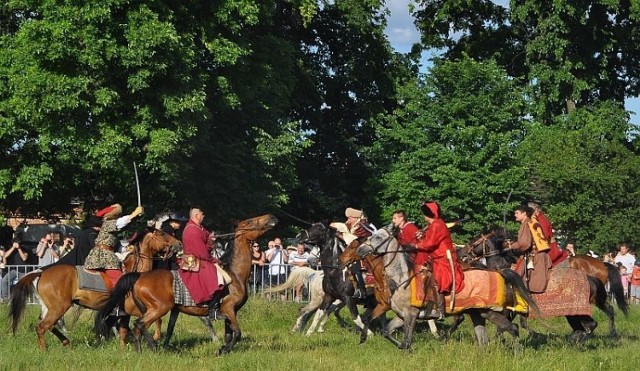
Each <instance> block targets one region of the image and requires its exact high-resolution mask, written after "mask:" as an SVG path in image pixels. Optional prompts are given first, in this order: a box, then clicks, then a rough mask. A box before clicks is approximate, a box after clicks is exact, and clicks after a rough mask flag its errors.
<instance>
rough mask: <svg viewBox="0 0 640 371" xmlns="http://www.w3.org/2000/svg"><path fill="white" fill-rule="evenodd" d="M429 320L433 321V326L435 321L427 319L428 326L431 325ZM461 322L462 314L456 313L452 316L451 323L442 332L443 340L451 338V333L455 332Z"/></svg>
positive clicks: (462, 320) (462, 319)
mask: <svg viewBox="0 0 640 371" xmlns="http://www.w3.org/2000/svg"><path fill="white" fill-rule="evenodd" d="M431 322H433V325H434V326H435V321H433V320H432V319H430V320H429V326H431ZM462 322H464V315H463V314H456V315H455V316H453V324H452V325H451V327H449V329H448V330H447V331H446V332H445V333H444V338H443V340H445V341H447V340H449V338H451V335H453V333H454V332H456V330H457V329H458V327H460V324H462ZM431 332H433V330H432V331H431Z"/></svg>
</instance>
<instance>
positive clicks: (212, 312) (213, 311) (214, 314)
mask: <svg viewBox="0 0 640 371" xmlns="http://www.w3.org/2000/svg"><path fill="white" fill-rule="evenodd" d="M209 319H210V320H212V321H218V320H220V321H225V320H227V316H225V315H224V314H222V313H220V311H219V310H218V308H210V309H209Z"/></svg>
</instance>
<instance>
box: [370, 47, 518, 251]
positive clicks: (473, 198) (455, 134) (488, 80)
mask: <svg viewBox="0 0 640 371" xmlns="http://www.w3.org/2000/svg"><path fill="white" fill-rule="evenodd" d="M399 100H400V103H401V104H400V107H398V108H397V109H396V110H395V111H394V112H392V113H391V114H389V115H383V116H381V117H380V119H379V120H378V126H377V128H378V131H377V133H378V140H377V143H376V145H375V151H374V158H375V159H376V161H377V162H378V163H379V164H380V165H381V174H380V178H379V181H380V183H381V186H380V192H379V194H378V199H377V201H378V203H379V204H381V205H384V212H383V214H384V215H385V217H386V218H387V219H389V218H390V217H391V213H392V212H393V210H394V209H397V208H403V209H405V210H406V211H407V212H408V213H409V215H410V216H411V217H412V218H414V219H417V220H420V219H422V218H421V217H420V211H419V207H418V206H419V204H420V202H421V201H423V200H430V199H433V200H437V201H438V202H440V204H441V206H442V208H443V211H444V214H445V218H446V219H447V220H457V219H461V218H469V219H470V222H469V223H466V224H465V225H464V230H463V231H462V232H461V234H462V236H464V237H467V238H468V237H470V236H471V235H474V234H477V233H478V232H479V231H480V230H481V228H482V227H485V226H486V225H488V224H492V223H496V222H498V221H499V220H500V219H501V217H502V212H503V204H504V202H505V200H506V198H507V195H508V194H509V192H510V190H511V189H514V190H515V191H516V193H521V192H522V191H523V189H522V186H523V184H524V181H523V179H524V171H523V170H524V169H523V168H522V167H521V166H520V165H519V164H518V162H517V161H516V158H515V148H516V146H517V145H518V143H519V142H520V141H521V140H522V138H523V130H522V129H523V122H524V118H523V117H524V113H525V110H524V108H525V105H524V100H523V98H522V95H521V94H519V91H518V89H517V88H516V86H515V82H514V81H513V80H510V79H508V78H507V76H506V74H505V73H504V72H503V71H502V70H501V69H500V68H499V67H498V66H497V65H496V64H495V63H491V62H489V63H478V62H474V61H473V60H471V59H468V58H467V59H463V60H460V61H456V62H446V61H442V62H440V61H438V62H436V64H435V66H434V67H433V68H432V69H431V71H430V74H429V75H428V76H426V79H425V82H424V84H422V83H420V82H419V81H411V82H409V83H408V84H406V85H405V86H403V88H402V90H401V91H400V94H399ZM509 214H510V211H509Z"/></svg>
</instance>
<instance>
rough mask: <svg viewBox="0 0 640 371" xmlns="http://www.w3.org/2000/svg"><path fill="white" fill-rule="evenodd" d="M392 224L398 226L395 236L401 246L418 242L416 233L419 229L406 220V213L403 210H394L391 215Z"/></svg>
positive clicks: (413, 244)
mask: <svg viewBox="0 0 640 371" xmlns="http://www.w3.org/2000/svg"><path fill="white" fill-rule="evenodd" d="M391 221H392V222H393V225H395V226H396V227H398V233H397V234H396V238H397V240H398V243H400V245H403V246H415V245H416V244H417V243H418V238H417V237H416V234H417V233H418V231H419V229H418V227H416V225H415V224H413V223H412V222H408V221H407V213H405V212H404V210H396V211H394V212H393V216H392V217H391Z"/></svg>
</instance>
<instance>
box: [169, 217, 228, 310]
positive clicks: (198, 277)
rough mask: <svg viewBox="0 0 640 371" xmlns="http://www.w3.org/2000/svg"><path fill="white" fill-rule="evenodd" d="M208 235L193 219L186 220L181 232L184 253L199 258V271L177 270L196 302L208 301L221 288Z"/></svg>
mask: <svg viewBox="0 0 640 371" xmlns="http://www.w3.org/2000/svg"><path fill="white" fill-rule="evenodd" d="M210 235H211V233H210V232H209V231H207V230H206V229H205V228H204V227H203V226H201V225H198V224H196V223H195V222H194V221H193V220H189V221H188V222H187V225H186V226H185V227H184V231H183V232H182V245H183V246H184V253H185V255H189V254H191V255H195V256H197V257H198V258H199V259H200V271H198V272H190V271H184V270H182V269H180V270H179V274H180V278H182V281H183V282H184V285H185V286H186V287H187V290H189V293H190V294H191V297H192V298H193V301H195V302H196V303H203V302H207V301H209V299H211V295H213V293H214V292H216V291H218V290H221V289H222V288H223V285H219V284H218V275H217V272H216V266H215V265H214V262H215V259H214V258H213V257H212V256H211V249H212V245H211V244H210V242H209V241H210V240H209V236H210Z"/></svg>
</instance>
